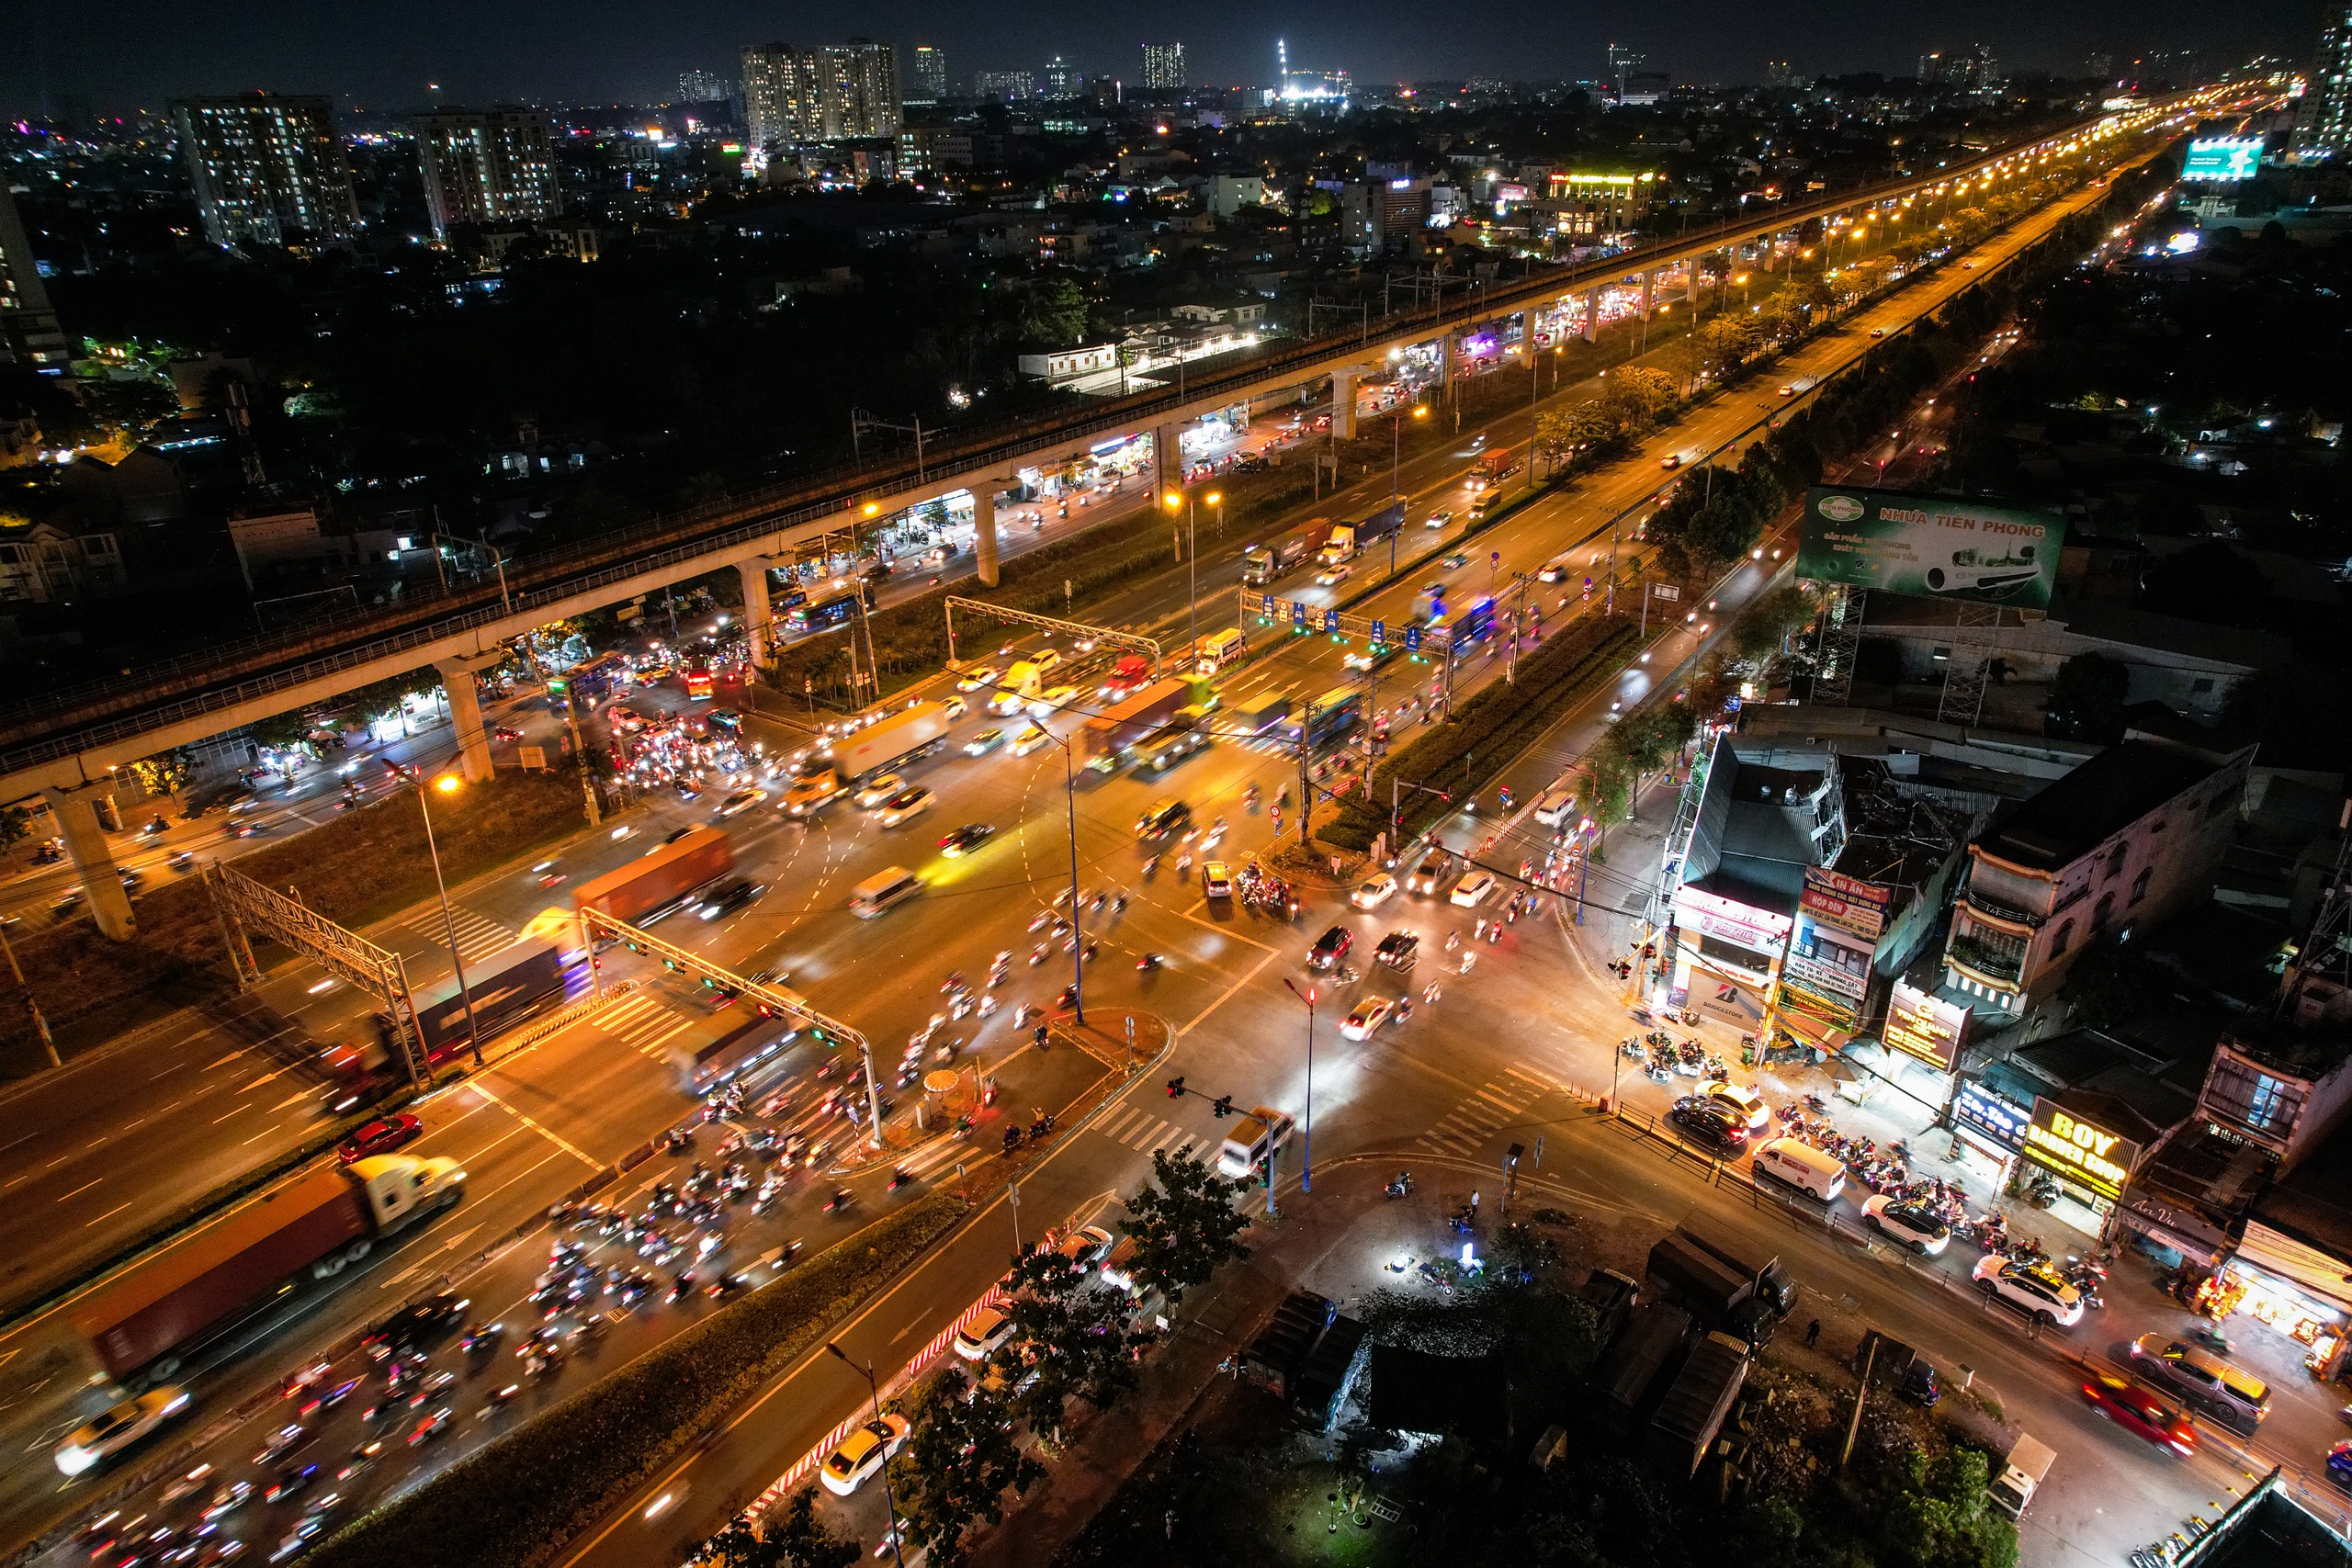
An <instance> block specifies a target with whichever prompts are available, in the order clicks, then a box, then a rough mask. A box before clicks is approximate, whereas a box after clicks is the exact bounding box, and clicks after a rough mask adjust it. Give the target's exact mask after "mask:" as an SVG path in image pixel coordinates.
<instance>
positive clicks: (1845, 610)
mask: <svg viewBox="0 0 2352 1568" xmlns="http://www.w3.org/2000/svg"><path fill="white" fill-rule="evenodd" d="M1869 598H1870V590H1869V589H1867V588H1849V587H1844V586H1839V587H1837V588H1833V589H1831V590H1830V592H1829V600H1828V603H1827V604H1824V605H1823V606H1822V608H1821V658H1820V662H1819V663H1818V665H1817V666H1816V667H1815V671H1814V676H1813V701H1814V704H1815V705H1816V706H1820V707H1843V706H1845V705H1846V704H1847V703H1848V702H1849V701H1850V700H1851V699H1852V694H1853V689H1854V655H1855V652H1856V650H1857V649H1860V646H1861V641H1862V607H1863V604H1864V602H1865V601H1867V600H1868V599H1869Z"/></svg>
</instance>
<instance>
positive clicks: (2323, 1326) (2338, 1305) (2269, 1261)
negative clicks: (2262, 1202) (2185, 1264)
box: [2198, 1219, 2352, 1377]
mask: <svg viewBox="0 0 2352 1568" xmlns="http://www.w3.org/2000/svg"><path fill="white" fill-rule="evenodd" d="M2345 1275H2346V1268H2345V1265H2344V1260H2343V1259H2342V1258H2336V1257H2335V1256H2334V1255H2333V1254H2330V1253H2325V1252H2322V1251H2320V1250H2319V1249H2318V1248H2316V1247H2310V1246H2307V1245H2306V1244H2304V1243H2302V1242H2301V1241H2298V1240H2296V1239H2295V1238H2294V1237H2293V1236H2291V1235H2287V1234H2286V1233H2285V1232H2283V1231H2278V1230H2273V1229H2272V1228H2271V1227H2270V1226H2268V1225H2266V1224H2263V1223H2262V1222H2261V1221H2259V1220H2256V1219H2249V1220H2248V1221H2247V1222H2246V1226H2245V1237H2244V1239H2242V1240H2241V1241H2240V1242H2239V1243H2238V1246H2237V1250H2236V1251H2235V1252H2234V1253H2233V1254H2232V1255H2231V1257H2230V1258H2229V1259H2228V1261H2226V1262H2225V1263H2223V1264H2222V1268H2221V1271H2220V1272H2219V1273H2217V1274H2216V1275H2215V1276H2214V1277H2213V1278H2212V1279H2211V1280H2208V1281H2207V1282H2206V1284H2205V1285H2204V1286H2203V1287H2201V1288H2200V1290H2199V1303H2198V1306H2199V1310H2200V1311H2203V1312H2206V1313H2208V1314H2210V1315H2211V1316H2213V1317H2215V1318H2216V1319H2219V1318H2221V1317H2224V1316H2227V1315H2228V1314H2230V1313H2232V1312H2242V1313H2245V1314H2248V1315H2249V1316H2252V1317H2254V1318H2256V1319H2257V1320H2259V1321H2260V1322H2262V1323H2265V1324H2267V1325H2269V1326H2270V1327H2272V1328H2275V1329H2277V1330H2278V1332H2279V1333H2281V1334H2284V1335H2286V1336H2287V1337H2290V1338H2291V1339H2293V1340H2295V1341H2297V1342H2298V1343H2299V1344H2301V1346H2303V1348H2304V1356H2303V1363H2304V1365H2305V1366H2307V1367H2309V1368H2310V1369H2311V1370H2312V1371H2314V1372H2316V1373H2318V1374H2319V1375H2320V1376H2322V1377H2326V1376H2330V1375H2332V1374H2333V1373H2334V1372H2335V1370H2336V1368H2337V1366H2338V1365H2340V1364H2341V1361H2342V1359H2343V1357H2342V1351H2343V1348H2344V1339H2345V1324H2346V1319H2347V1317H2352V1299H2348V1298H2352V1285H2347V1284H2346V1279H2345Z"/></svg>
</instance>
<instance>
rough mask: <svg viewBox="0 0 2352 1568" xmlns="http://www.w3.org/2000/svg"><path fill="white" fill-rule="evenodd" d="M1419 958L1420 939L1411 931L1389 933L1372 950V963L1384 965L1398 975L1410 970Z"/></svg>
mask: <svg viewBox="0 0 2352 1568" xmlns="http://www.w3.org/2000/svg"><path fill="white" fill-rule="evenodd" d="M1420 956H1421V939H1420V938H1419V936H1416V935H1415V934H1414V933H1413V932H1411V931H1390V932H1389V933H1388V934H1387V935H1386V936H1385V937H1382V938H1381V939H1380V945H1379V946H1378V947H1375V948H1374V949H1373V950H1372V957H1373V962H1374V963H1375V964H1385V965H1386V966H1387V967H1388V968H1391V969H1394V970H1396V971H1397V973H1398V974H1400V975H1401V974H1404V973H1405V972H1407V971H1408V970H1409V969H1411V968H1412V967H1413V965H1414V964H1416V963H1418V962H1419V959H1420Z"/></svg>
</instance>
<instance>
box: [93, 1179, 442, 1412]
mask: <svg viewBox="0 0 2352 1568" xmlns="http://www.w3.org/2000/svg"><path fill="white" fill-rule="evenodd" d="M465 1186H466V1173H465V1171H464V1169H463V1168H460V1167H459V1166H458V1162H457V1161H456V1160H453V1159H417V1158H413V1157H411V1156H407V1155H378V1156H374V1157H373V1158H370V1159H363V1160H356V1161H354V1162H353V1163H352V1164H350V1165H348V1166H342V1167H336V1168H331V1169H327V1170H321V1171H315V1172H313V1173H312V1174H311V1175H309V1176H306V1177H303V1178H302V1179H300V1180H298V1181H295V1182H293V1183H291V1184H290V1185H288V1186H285V1187H280V1188H278V1189H277V1190H275V1191H272V1192H267V1193H265V1194H264V1195H263V1196H262V1197H260V1198H258V1199H256V1200H255V1201H253V1202H250V1203H248V1204H246V1205H245V1206H244V1207H243V1208H241V1209H238V1210H235V1211H234V1212H232V1213H230V1214H229V1215H228V1216H227V1217H226V1218H225V1219H222V1220H220V1221H219V1222H218V1223H216V1224H210V1225H207V1226H205V1227H204V1228H203V1229H201V1230H199V1231H198V1232H197V1233H196V1234H194V1235H190V1236H187V1237H186V1238H185V1239H183V1240H181V1241H180V1242H178V1243H176V1244H174V1245H172V1246H170V1247H166V1248H165V1249H164V1250H163V1251H162V1252H159V1253H157V1254H155V1255H154V1256H153V1257H151V1258H148V1259H146V1260H145V1261H144V1262H141V1263H139V1264H136V1265H134V1266H133V1267H132V1268H131V1269H130V1272H128V1273H126V1274H123V1275H120V1276H119V1277H118V1278H116V1279H114V1280H110V1281H108V1282H107V1284H105V1285H102V1286H100V1287H99V1288H98V1289H97V1291H96V1292H93V1293H92V1294H91V1295H90V1296H88V1297H87V1298H85V1300H84V1301H83V1302H82V1303H80V1304H79V1305H78V1306H77V1307H76V1308H75V1310H74V1326H75V1327H76V1328H78V1329H80V1330H81V1332H82V1336H83V1337H84V1338H85V1339H87V1340H88V1341H89V1344H90V1348H91V1350H92V1351H93V1352H94V1353H95V1354H96V1357H97V1359H98V1364H99V1365H100V1366H102V1367H104V1368H105V1369H106V1371H107V1376H109V1377H111V1378H113V1379H114V1380H115V1381H116V1382H119V1383H122V1384H124V1385H125V1386H127V1387H128V1386H136V1385H138V1384H141V1383H154V1382H169V1381H170V1380H171V1379H172V1378H173V1376H174V1375H175V1374H176V1373H177V1372H178V1371H180V1369H181V1368H182V1367H183V1366H185V1365H186V1364H187V1359H188V1358H189V1357H191V1356H193V1355H195V1354H196V1353H197V1352H198V1350H201V1349H202V1348H204V1347H205V1346H206V1345H208V1344H209V1343H210V1342H211V1341H213V1340H215V1339H217V1338H219V1337H220V1336H221V1335H223V1334H226V1333H228V1332H229V1331H230V1330H231V1329H233V1328H235V1327H236V1326H237V1325H239V1324H241V1323H243V1322H245V1321H246V1320H247V1319H249V1318H251V1317H253V1316H254V1314H256V1313H260V1312H263V1311H265V1310H266V1309H267V1308H269V1307H271V1306H273V1305H275V1304H276V1303H277V1302H278V1301H279V1300H280V1299H281V1298H283V1297H285V1296H287V1295H288V1294H290V1293H292V1292H294V1291H296V1290H298V1289H300V1287H301V1286H302V1285H303V1284H304V1283H305V1282H306V1281H309V1280H331V1279H333V1278H334V1276H336V1275H337V1274H340V1273H342V1272H343V1270H344V1269H345V1268H347V1267H349V1266H350V1265H352V1264H354V1263H356V1262H358V1261H359V1260H360V1259H361V1258H365V1257H367V1256H368V1252H369V1251H370V1250H372V1249H373V1247H375V1245H376V1243H377V1242H379V1241H380V1240H382V1239H383V1238H385V1237H386V1236H389V1235H394V1234H396V1233H398V1232H400V1231H402V1230H405V1229H407V1228H408V1227H409V1226H411V1225H413V1224H417V1223H418V1222H419V1221H421V1220H424V1219H427V1218H430V1217H431V1216H432V1215H434V1214H436V1213H440V1212H441V1211H442V1210H444V1209H447V1208H448V1207H449V1206H450V1205H451V1204H453V1203H455V1202H456V1201H458V1198H459V1197H460V1196H461V1195H462V1194H463V1193H464V1191H465Z"/></svg>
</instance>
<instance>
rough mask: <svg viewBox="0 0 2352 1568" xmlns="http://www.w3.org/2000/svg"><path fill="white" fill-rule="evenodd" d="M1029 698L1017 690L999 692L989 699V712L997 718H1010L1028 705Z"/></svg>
mask: <svg viewBox="0 0 2352 1568" xmlns="http://www.w3.org/2000/svg"><path fill="white" fill-rule="evenodd" d="M1028 702H1029V699H1028V698H1026V697H1024V696H1023V695H1022V694H1020V693H1018V692H999V693H998V694H996V695H995V696H992V697H990V698H989V712H990V713H992V714H994V715H996V716H997V717H999V718H1011V717H1012V716H1013V715H1014V714H1017V713H1019V712H1020V711H1021V710H1022V709H1023V707H1025V706H1027V705H1028Z"/></svg>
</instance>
